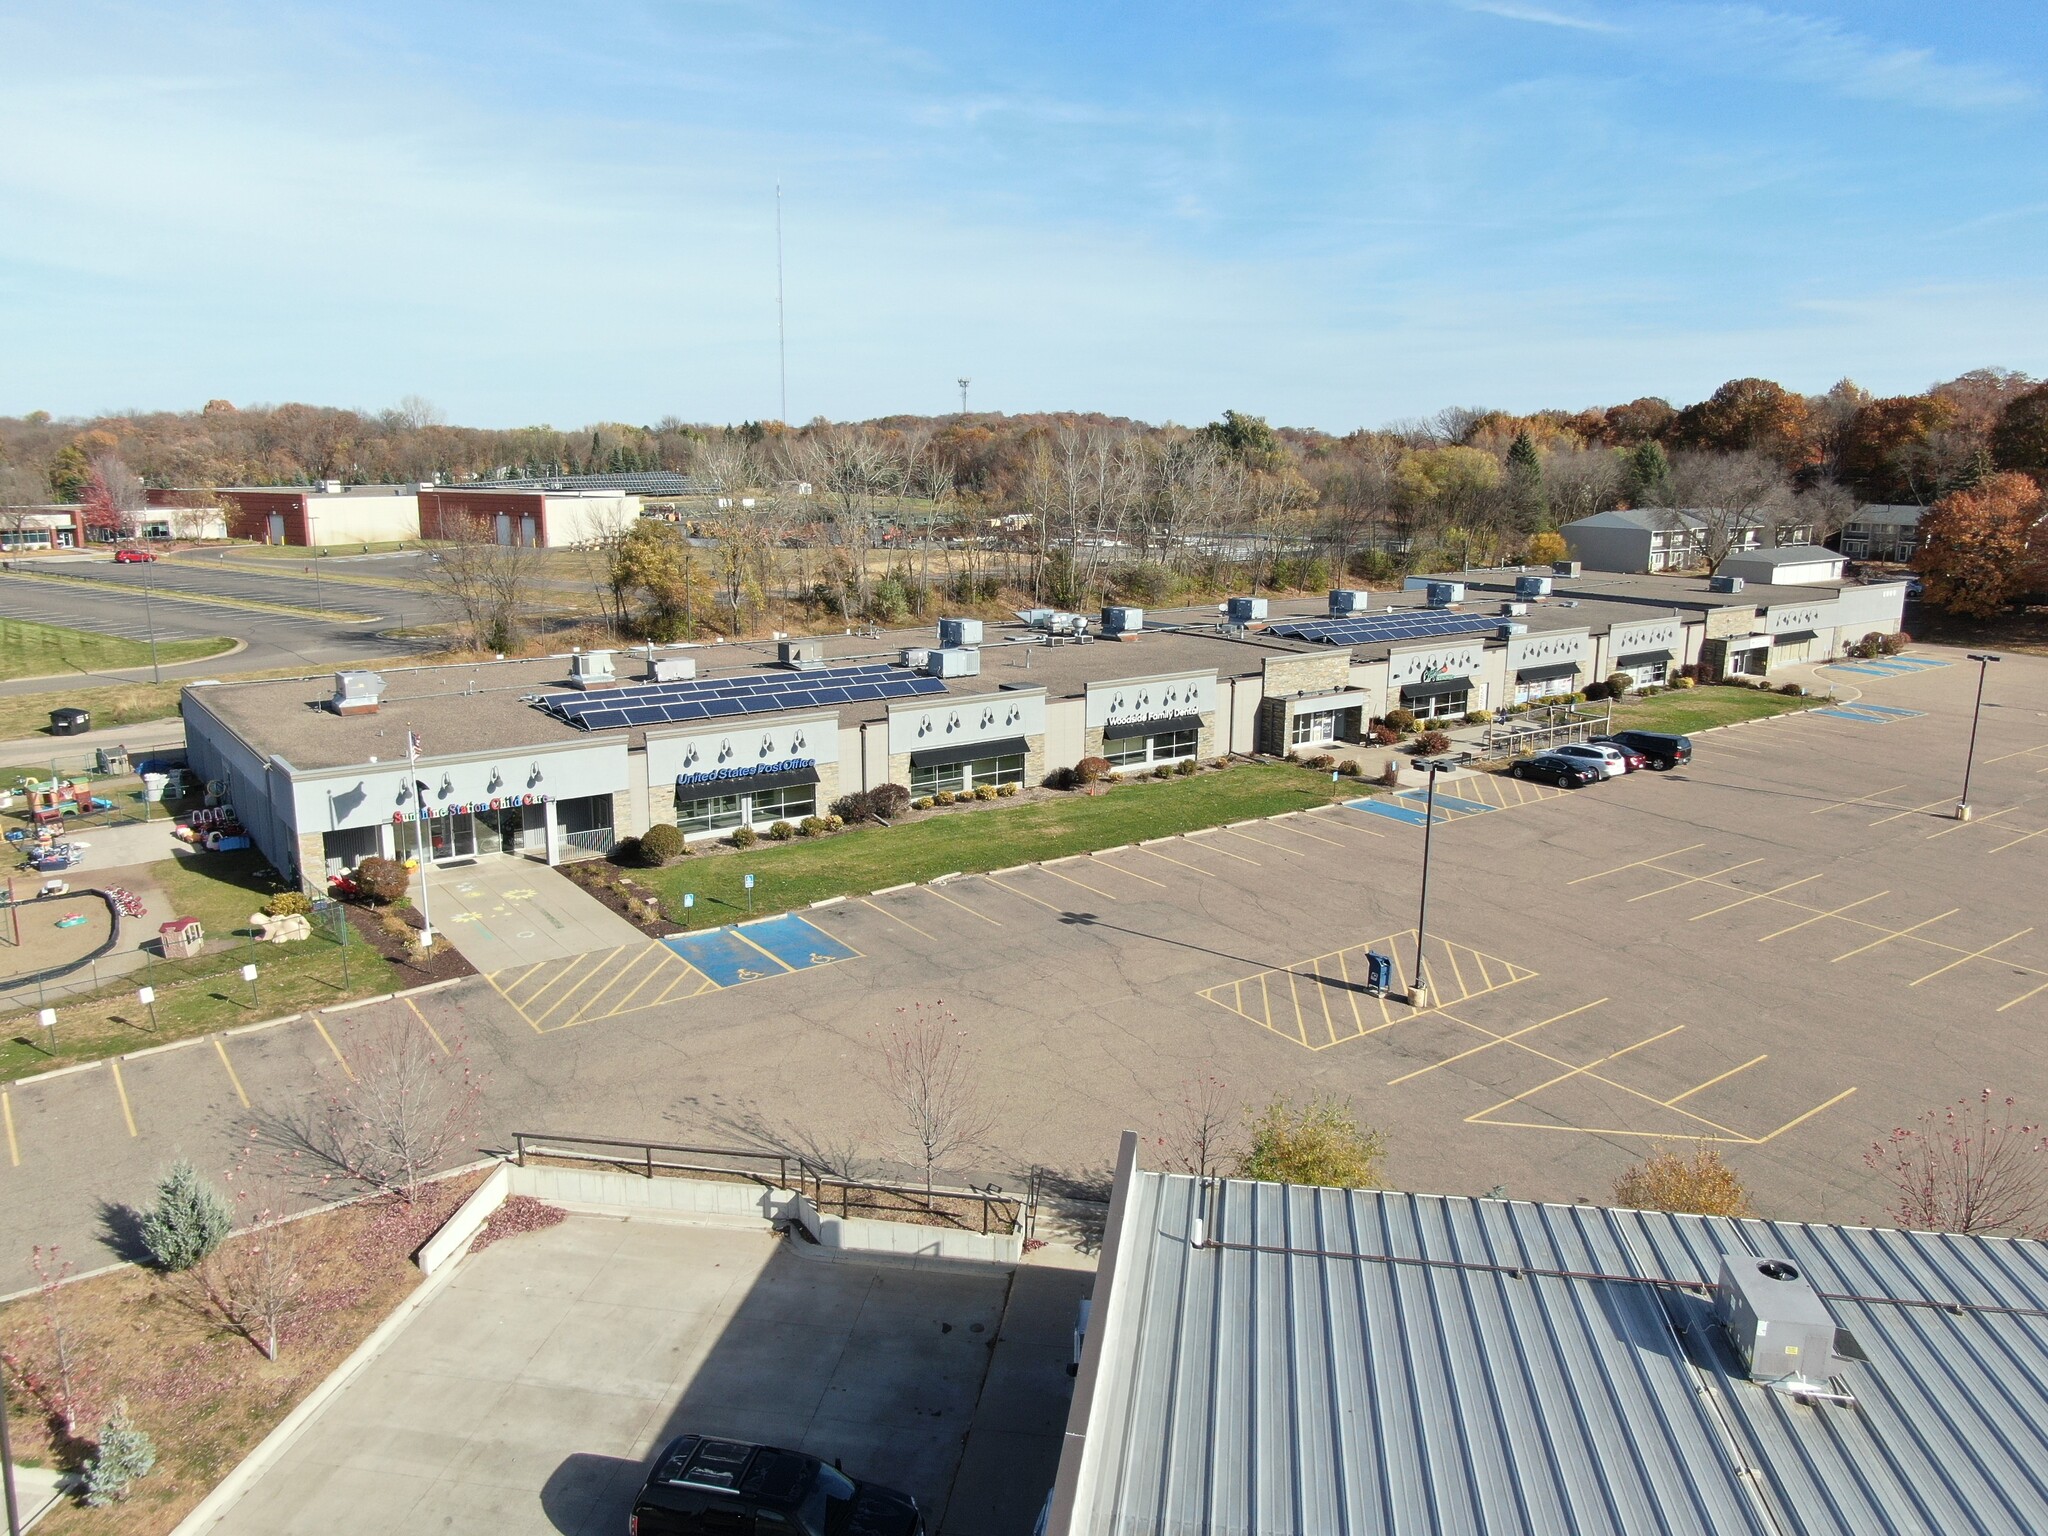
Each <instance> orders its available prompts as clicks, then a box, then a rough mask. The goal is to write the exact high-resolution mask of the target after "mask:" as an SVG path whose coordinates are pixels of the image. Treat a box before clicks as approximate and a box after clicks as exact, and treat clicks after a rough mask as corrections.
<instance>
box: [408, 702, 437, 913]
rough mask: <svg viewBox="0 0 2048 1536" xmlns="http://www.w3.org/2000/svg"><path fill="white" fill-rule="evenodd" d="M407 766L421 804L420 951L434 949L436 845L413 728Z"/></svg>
mask: <svg viewBox="0 0 2048 1536" xmlns="http://www.w3.org/2000/svg"><path fill="white" fill-rule="evenodd" d="M405 763H406V769H407V772H408V774H409V775H410V777H411V779H412V792H413V798H414V799H415V800H416V801H418V803H419V810H418V812H417V816H418V822H417V826H418V829H419V843H418V847H419V853H420V923H421V927H420V949H421V950H422V951H426V950H429V949H432V948H433V947H434V909H433V908H432V907H431V906H429V905H428V903H427V875H428V873H429V872H430V871H431V870H432V869H433V867H434V851H433V842H432V839H431V837H430V836H429V834H428V832H427V791H426V786H425V785H423V784H422V783H421V782H420V739H419V737H418V736H416V735H414V734H413V729H412V727H411V726H407V727H406V728H405Z"/></svg>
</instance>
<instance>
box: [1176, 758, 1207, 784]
mask: <svg viewBox="0 0 2048 1536" xmlns="http://www.w3.org/2000/svg"><path fill="white" fill-rule="evenodd" d="M1173 771H1174V773H1175V774H1176V775H1178V776H1179V777H1181V778H1183V779H1192V778H1193V777H1194V776H1195V775H1196V774H1197V773H1199V772H1201V765H1200V764H1198V763H1197V762H1196V761H1195V760H1194V759H1193V758H1192V757H1190V758H1187V759H1186V760H1184V761H1182V762H1180V763H1177V764H1175V765H1174V770H1173Z"/></svg>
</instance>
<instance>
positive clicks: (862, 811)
mask: <svg viewBox="0 0 2048 1536" xmlns="http://www.w3.org/2000/svg"><path fill="white" fill-rule="evenodd" d="M832 814H833V815H834V816H837V817H839V818H840V819H841V820H844V821H866V820H868V819H869V818H870V817H872V816H873V815H874V814H875V800H874V796H872V795H870V794H869V793H868V792H867V791H866V790H864V789H856V790H855V791H854V792H853V793H852V794H850V795H841V796H840V797H839V798H838V799H837V800H834V801H833V802H832Z"/></svg>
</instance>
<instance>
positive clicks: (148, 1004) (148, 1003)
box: [135, 987, 157, 1035]
mask: <svg viewBox="0 0 2048 1536" xmlns="http://www.w3.org/2000/svg"><path fill="white" fill-rule="evenodd" d="M135 997H136V1000H137V1001H138V1002H140V1003H141V1004H142V1006H143V1007H145V1008H147V1009H148V1010H149V1032H150V1033H151V1034H152V1035H153V1034H155V1033H156V1032H157V1030H156V988H155V987H142V988H139V989H138V990H137V991H136V994H135Z"/></svg>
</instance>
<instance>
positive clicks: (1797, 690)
mask: <svg viewBox="0 0 2048 1536" xmlns="http://www.w3.org/2000/svg"><path fill="white" fill-rule="evenodd" d="M1778 692H1780V693H1782V694H1784V695H1785V697H1786V698H1788V699H1803V698H1805V697H1806V690H1805V689H1804V688H1802V687H1801V686H1800V685H1799V684H1797V683H1786V684H1784V685H1783V686H1782V687H1780V688H1779V689H1778Z"/></svg>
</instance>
